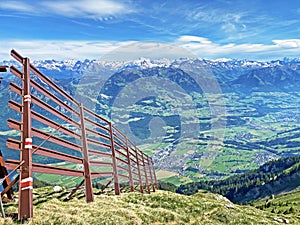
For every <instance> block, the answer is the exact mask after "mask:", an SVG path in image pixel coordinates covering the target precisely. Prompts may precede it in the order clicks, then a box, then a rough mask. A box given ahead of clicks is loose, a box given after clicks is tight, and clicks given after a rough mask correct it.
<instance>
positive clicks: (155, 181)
mask: <svg viewBox="0 0 300 225" xmlns="http://www.w3.org/2000/svg"><path fill="white" fill-rule="evenodd" d="M150 159H151V161H150V164H151V168H152V171H153V178H154V183H155V186H156V189H157V190H158V183H157V179H156V174H155V169H154V163H153V160H152V158H150Z"/></svg>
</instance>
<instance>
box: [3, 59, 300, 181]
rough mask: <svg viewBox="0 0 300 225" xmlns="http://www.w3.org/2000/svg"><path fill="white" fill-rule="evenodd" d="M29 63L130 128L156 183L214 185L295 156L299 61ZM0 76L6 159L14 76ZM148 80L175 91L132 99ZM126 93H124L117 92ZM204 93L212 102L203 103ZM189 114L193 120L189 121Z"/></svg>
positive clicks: (299, 104)
mask: <svg viewBox="0 0 300 225" xmlns="http://www.w3.org/2000/svg"><path fill="white" fill-rule="evenodd" d="M32 63H33V64H34V65H35V66H36V67H37V68H38V69H39V70H40V71H42V72H43V73H44V74H46V75H47V76H50V77H52V78H53V80H54V81H55V82H56V83H57V84H59V85H60V86H61V87H62V88H63V89H64V90H66V91H67V92H69V93H71V94H73V95H75V97H76V98H80V99H82V101H84V102H85V104H86V105H87V106H88V107H90V108H93V107H94V110H96V111H97V112H98V113H99V114H101V115H103V116H107V117H111V116H112V114H111V113H112V112H118V115H119V117H114V118H112V119H113V120H114V122H115V123H116V124H117V125H120V126H121V128H122V126H123V127H125V126H129V127H130V131H131V132H132V135H133V136H136V137H137V139H139V140H142V142H143V141H144V140H145V143H140V144H141V145H142V148H143V149H145V150H146V151H148V152H149V153H150V154H153V158H154V160H155V162H156V167H157V170H158V171H160V172H159V177H160V178H161V179H163V180H166V181H171V182H173V183H175V184H179V183H182V182H188V181H197V180H199V179H202V177H209V178H212V179H218V178H220V177H226V176H229V175H232V174H239V173H244V172H245V171H249V170H250V169H255V168H257V167H259V166H260V165H262V164H263V163H265V162H268V161H269V160H272V159H276V158H281V157H287V156H293V155H298V154H299V148H298V146H300V139H299V138H300V127H299V123H300V114H299V110H300V82H299V81H300V59H284V60H274V61H270V62H257V61H249V60H231V59H219V60H204V59H177V60H168V59H161V60H150V59H146V58H141V59H138V60H135V61H127V62H103V61H100V60H88V59H87V60H84V61H77V60H64V61H57V60H45V61H33V62H32ZM12 64H14V65H18V63H16V62H14V61H3V62H0V65H12ZM193 72H195V74H192V73H193ZM207 75H209V76H207ZM1 76H3V77H4V81H3V83H2V84H1V86H0V90H1V91H0V103H1V105H3V106H4V107H3V109H2V110H1V117H2V118H3V119H2V120H1V121H0V126H1V129H0V132H1V133H0V134H1V135H0V138H1V142H2V143H0V148H1V149H4V154H5V153H7V151H8V150H6V147H5V145H4V144H3V143H4V141H5V138H7V137H8V136H9V135H10V133H9V132H8V131H7V130H8V128H7V126H6V120H7V118H8V117H9V116H13V117H14V113H12V112H11V110H10V109H8V107H7V101H8V99H9V98H13V97H14V95H13V94H9V93H10V92H9V90H8V82H9V81H11V80H14V75H12V74H10V73H5V74H1ZM153 77H154V78H155V79H160V81H162V80H169V81H170V82H169V83H170V84H171V83H173V84H175V85H177V86H179V87H180V88H175V89H174V86H171V85H170V86H166V84H167V82H166V83H164V84H162V83H161V85H165V87H166V88H167V89H166V90H165V91H164V90H160V89H158V88H157V87H156V86H157V84H149V85H145V87H144V89H145V90H148V91H149V90H150V91H152V92H153V93H156V92H155V91H157V90H158V93H156V94H149V92H147V93H146V92H145V93H144V94H143V96H142V95H141V94H140V96H138V95H137V94H136V93H135V92H134V91H135V89H134V88H133V87H134V86H130V85H131V84H133V83H134V82H137V81H138V80H139V79H141V80H143V79H144V80H145V79H149V78H153ZM199 77H200V78H201V79H202V80H201V82H202V84H205V85H207V86H209V85H210V84H209V81H211V80H212V79H215V80H216V83H217V84H218V85H219V87H220V90H219V92H213V91H212V92H211V93H206V89H205V88H208V89H209V88H210V87H207V86H204V87H203V86H202V87H199V81H197V78H199ZM155 79H154V80H155ZM209 79H211V80H209ZM196 81H197V82H196ZM200 86H201V85H200ZM125 87H130V88H128V89H130V90H127V92H124V90H126V89H125ZM215 87H216V86H215ZM215 87H213V88H215ZM213 88H211V89H213ZM211 89H210V90H211ZM147 94H148V96H146V95H147ZM126 95H127V97H128V96H129V97H128V98H127V99H128V100H130V101H133V99H134V98H136V99H137V101H136V102H133V103H132V104H131V105H126V106H124V107H123V106H122V105H120V104H119V105H118V104H117V103H116V100H117V97H122V96H123V97H124V96H125V97H126ZM211 95H214V97H213V98H212V99H213V100H211V102H209V100H210V99H209V98H211ZM184 99H187V100H189V99H191V100H190V101H192V102H193V107H194V108H193V110H194V111H189V110H190V108H188V107H187V105H185V104H186V102H183V100H184ZM220 99H221V100H222V101H221V100H220ZM218 104H223V106H224V107H225V108H226V115H222V116H221V117H225V118H226V127H224V133H225V137H224V140H223V141H222V143H217V142H215V140H214V139H213V138H212V136H211V130H212V124H213V123H214V122H215V121H218V120H221V117H218V118H215V117H214V115H213V112H212V108H211V106H212V105H218ZM187 109H189V110H187ZM112 110H114V111H112ZM191 114H193V116H195V117H198V119H199V121H196V122H195V121H192V120H188V118H190V117H191V116H190V115H191ZM15 117H16V116H15ZM157 117H159V118H160V119H161V120H160V122H159V121H158V122H157V123H158V125H159V126H156V125H155V124H154V125H153V124H152V125H151V121H152V122H153V121H154V120H153V119H155V118H157ZM182 118H184V120H183V119H182ZM183 121H184V123H186V124H196V125H197V126H198V128H197V129H199V133H197V134H196V135H194V134H193V135H194V136H192V138H191V137H190V136H186V137H185V136H184V135H183V131H184V130H183V125H184V124H183ZM157 127H159V129H157V130H156V132H157V134H161V135H162V137H161V138H160V139H159V136H155V135H154V136H153V132H151V131H152V130H151V129H153V128H157ZM127 133H128V132H127ZM157 139H159V141H157ZM149 140H150V142H149ZM179 140H180V141H179ZM146 141H147V142H146ZM151 141H152V142H151ZM208 143H211V145H212V146H213V145H218V149H219V150H218V151H217V152H215V153H214V154H211V153H209V154H208V153H207V148H208V146H209V145H208ZM182 177H184V179H182Z"/></svg>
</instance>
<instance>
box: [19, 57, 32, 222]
mask: <svg viewBox="0 0 300 225" xmlns="http://www.w3.org/2000/svg"><path fill="white" fill-rule="evenodd" d="M30 103H31V96H30V62H29V59H28V58H24V60H23V93H22V105H23V114H22V132H21V139H22V150H21V156H20V158H21V160H20V161H24V164H23V165H22V166H21V168H20V185H19V213H18V219H19V220H26V219H27V218H31V217H32V216H33V205H32V189H33V186H32V183H33V180H32V139H31V137H32V136H31V111H30Z"/></svg>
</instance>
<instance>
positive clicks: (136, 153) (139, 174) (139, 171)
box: [134, 147, 144, 193]
mask: <svg viewBox="0 0 300 225" xmlns="http://www.w3.org/2000/svg"><path fill="white" fill-rule="evenodd" d="M134 150H135V158H136V167H137V169H138V176H139V184H140V191H141V193H144V188H143V181H142V176H141V168H140V160H139V154H138V151H137V148H136V147H135V149H134Z"/></svg>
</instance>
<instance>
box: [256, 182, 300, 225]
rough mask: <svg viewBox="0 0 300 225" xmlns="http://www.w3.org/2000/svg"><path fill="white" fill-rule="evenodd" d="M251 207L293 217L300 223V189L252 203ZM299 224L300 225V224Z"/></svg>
mask: <svg viewBox="0 0 300 225" xmlns="http://www.w3.org/2000/svg"><path fill="white" fill-rule="evenodd" d="M251 205H253V206H255V207H256V208H259V209H262V210H265V211H267V212H272V213H276V214H281V215H293V216H294V217H296V218H298V221H300V187H299V188H298V189H297V190H294V191H293V192H290V193H284V194H281V195H278V196H270V197H269V198H267V199H263V200H260V201H255V202H252V203H251ZM298 224H300V222H299V223H298Z"/></svg>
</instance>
